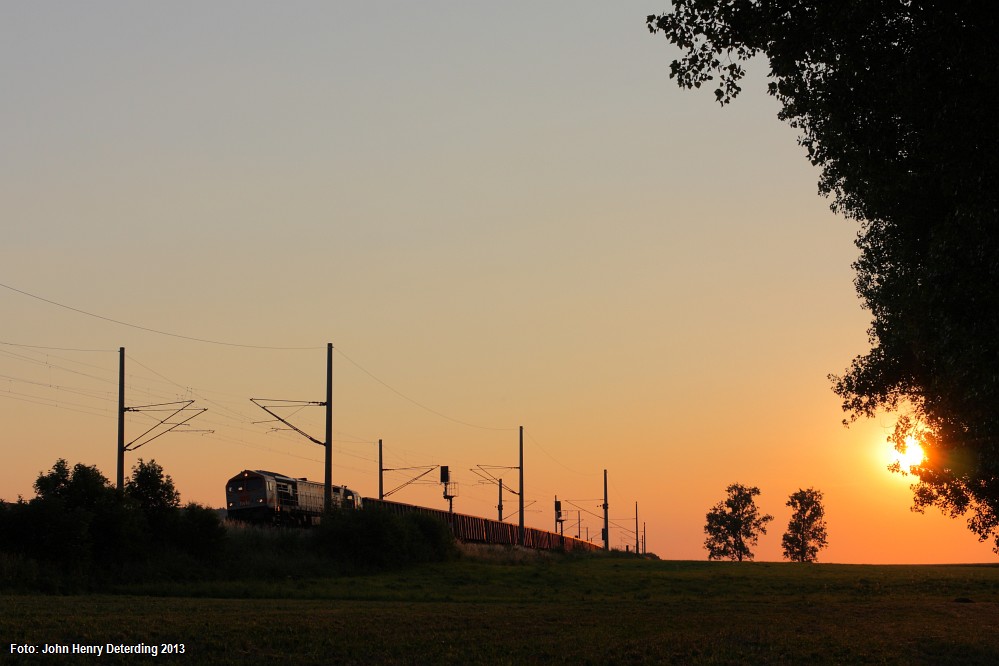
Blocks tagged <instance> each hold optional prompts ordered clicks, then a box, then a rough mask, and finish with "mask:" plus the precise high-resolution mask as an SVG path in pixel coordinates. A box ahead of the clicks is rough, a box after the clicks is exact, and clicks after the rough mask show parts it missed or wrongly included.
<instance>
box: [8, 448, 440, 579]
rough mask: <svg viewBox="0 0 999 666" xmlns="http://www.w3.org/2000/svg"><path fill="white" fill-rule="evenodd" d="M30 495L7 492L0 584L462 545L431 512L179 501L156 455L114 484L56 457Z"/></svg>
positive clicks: (273, 570) (305, 561)
mask: <svg viewBox="0 0 999 666" xmlns="http://www.w3.org/2000/svg"><path fill="white" fill-rule="evenodd" d="M34 488H35V493H36V496H35V497H34V498H32V499H30V500H24V499H22V498H18V501H16V502H0V588H2V589H7V590H23V591H43V592H52V593H72V592H84V591H94V590H113V589H115V588H117V587H127V586H129V585H135V584H146V583H156V582H179V581H196V580H215V579H266V578H287V577H294V578H299V577H314V576H329V575H339V574H349V573H363V572H367V571H378V570H384V569H388V568H395V567H401V566H405V565H407V564H410V563H416V562H427V561H439V560H444V559H448V558H451V557H453V556H455V554H456V552H457V551H456V548H455V545H454V540H453V538H452V536H451V533H450V531H449V530H448V528H447V526H446V525H444V524H443V523H441V522H439V521H437V520H435V519H433V518H431V517H428V516H422V515H412V516H402V517H400V516H395V515H392V514H388V513H384V512H379V511H352V510H343V511H334V512H332V513H331V514H328V515H326V516H324V518H323V520H322V523H321V524H320V526H319V527H317V528H315V529H312V530H296V529H290V528H277V527H270V526H256V527H254V526H245V525H240V524H232V523H226V522H223V520H222V519H221V517H220V512H219V511H217V510H215V509H211V508H208V507H205V506H201V505H199V504H195V503H188V504H186V505H182V504H181V501H180V494H179V493H178V492H177V490H176V489H175V488H174V485H173V481H172V479H171V478H170V477H169V476H168V475H166V474H164V472H163V469H162V467H160V466H159V465H158V464H156V462H155V461H149V462H148V463H147V462H143V461H142V460H139V462H138V464H137V465H136V466H135V468H134V469H133V471H132V476H131V477H130V478H129V479H128V480H127V482H126V484H125V488H124V489H123V490H122V491H121V492H119V491H117V490H116V489H115V488H114V487H112V485H111V484H110V482H109V481H108V480H107V478H105V477H104V475H103V474H101V472H100V471H99V470H98V469H97V468H96V467H93V466H86V465H83V464H77V465H75V466H73V467H70V466H69V464H67V462H66V461H65V460H59V461H57V462H56V463H55V465H53V466H52V469H51V470H50V471H48V472H46V473H43V474H40V475H39V477H38V479H37V480H36V481H35V484H34Z"/></svg>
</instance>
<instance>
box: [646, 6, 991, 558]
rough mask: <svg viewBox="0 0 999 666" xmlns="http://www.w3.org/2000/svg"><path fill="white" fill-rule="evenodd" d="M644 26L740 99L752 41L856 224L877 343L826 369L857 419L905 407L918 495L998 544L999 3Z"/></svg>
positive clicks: (822, 186)
mask: <svg viewBox="0 0 999 666" xmlns="http://www.w3.org/2000/svg"><path fill="white" fill-rule="evenodd" d="M647 24H648V27H649V30H650V31H651V32H653V33H661V34H662V35H664V36H665V37H666V39H667V40H669V41H670V42H672V43H673V44H675V45H676V46H678V47H680V49H682V51H683V53H682V55H681V57H680V58H678V59H677V60H675V61H673V63H672V65H671V70H670V76H671V77H673V78H675V79H676V81H677V83H678V84H679V85H680V86H682V87H686V88H691V87H701V86H702V85H705V84H708V85H710V86H715V87H716V88H715V98H716V99H717V100H718V101H719V102H720V103H721V104H727V103H728V102H730V101H731V100H732V99H733V98H734V97H735V96H736V95H738V93H739V91H740V87H739V82H740V81H741V80H742V78H743V76H744V75H745V70H744V68H743V66H742V63H745V62H747V61H748V60H750V59H751V58H753V57H754V56H757V55H762V56H765V57H766V58H767V60H768V61H769V65H770V72H769V76H770V83H769V87H768V92H769V93H770V94H771V95H773V96H774V97H776V98H777V100H778V101H779V102H780V103H781V106H782V108H781V111H780V113H779V117H780V118H781V119H782V120H784V121H787V122H788V123H790V124H791V125H792V126H793V127H795V128H797V129H798V130H799V132H800V135H799V142H800V143H801V145H802V146H804V147H805V148H806V150H807V153H808V158H809V160H810V161H811V162H812V164H814V165H816V166H818V167H819V168H820V170H821V175H820V178H819V192H820V193H822V194H823V195H826V196H829V197H832V207H833V209H834V210H836V211H838V212H840V213H843V214H844V215H846V216H847V217H850V218H853V219H856V220H858V221H859V222H860V231H859V233H858V235H857V240H856V243H857V246H858V248H859V249H860V256H859V258H858V259H857V261H856V262H855V264H854V268H855V269H856V279H855V285H856V288H857V292H858V294H859V295H860V297H861V299H862V301H863V303H864V306H865V307H866V308H867V309H868V310H870V312H871V315H872V322H871V326H870V328H869V330H868V337H869V342H870V350H869V351H868V352H867V353H865V354H862V355H860V356H858V357H856V358H855V359H854V360H853V362H852V364H851V365H850V367H849V368H848V369H847V371H846V372H845V373H844V374H843V375H841V376H831V379H832V380H833V383H834V390H835V391H836V393H837V395H839V396H840V397H841V398H842V400H843V408H844V410H845V411H846V412H847V413H848V416H849V420H855V419H857V418H859V417H870V416H873V415H874V414H876V413H877V412H878V411H880V410H887V411H894V412H896V413H898V414H899V415H900V416H901V418H899V419H898V422H897V424H896V428H895V433H894V435H893V436H892V438H891V439H892V441H893V442H894V443H895V444H896V446H899V447H902V446H904V444H903V442H904V440H905V438H906V437H907V436H916V437H917V438H918V439H919V440H920V443H921V444H922V446H923V449H924V450H925V451H926V453H927V459H926V460H925V461H924V463H923V464H921V465H920V466H919V467H918V469H917V470H916V471H915V473H916V474H917V476H918V483H917V484H916V485H915V486H913V490H914V498H915V507H914V508H916V509H917V510H921V509H923V508H925V507H927V506H937V507H939V508H940V509H942V510H944V511H946V512H949V513H950V514H951V515H954V516H957V515H963V514H968V515H970V518H969V526H970V528H971V529H972V530H973V531H974V532H975V533H976V534H977V535H978V536H979V538H980V539H982V540H984V539H986V538H994V539H996V549H997V551H999V409H996V406H997V405H999V372H997V371H996V367H997V364H999V335H996V331H997V330H999V289H997V288H996V285H997V284H999V233H997V229H996V222H997V218H999V151H997V150H996V148H997V146H999V123H997V122H996V120H995V117H994V113H993V111H994V108H995V105H994V102H993V95H994V91H995V90H996V89H997V87H999V66H997V63H999V57H997V56H999V40H997V39H996V38H995V36H996V34H997V33H999V5H997V4H996V3H992V2H981V1H980V0H891V1H888V0H871V1H867V2H824V1H821V0H673V2H672V9H671V10H670V11H668V12H666V13H664V14H662V15H657V16H649V17H648V19H647Z"/></svg>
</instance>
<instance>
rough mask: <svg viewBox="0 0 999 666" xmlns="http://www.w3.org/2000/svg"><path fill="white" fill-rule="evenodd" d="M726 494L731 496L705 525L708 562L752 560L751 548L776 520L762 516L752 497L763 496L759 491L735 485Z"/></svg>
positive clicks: (711, 513) (738, 484)
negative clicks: (768, 525)
mask: <svg viewBox="0 0 999 666" xmlns="http://www.w3.org/2000/svg"><path fill="white" fill-rule="evenodd" d="M725 492H726V493H727V494H728V496H727V497H726V498H725V499H724V501H721V502H719V503H718V504H715V505H714V506H713V507H711V510H710V511H708V515H707V522H706V523H705V524H704V534H705V539H704V547H705V548H706V549H707V550H708V559H709V560H722V559H729V560H737V561H739V562H742V561H743V560H752V559H753V551H752V547H754V546H756V542H757V541H758V540H759V538H760V535H761V534H766V533H767V523H769V522H770V521H771V520H773V519H774V517H773V516H771V515H770V514H763V515H761V514H760V510H759V509H758V508H757V507H756V500H755V499H753V498H754V497H756V496H757V495H759V494H760V489H759V488H757V487H755V486H754V487H749V486H744V485H742V484H741V483H733V484H732V485H730V486H729V487H728V488H726V489H725Z"/></svg>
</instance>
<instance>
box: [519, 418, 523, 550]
mask: <svg viewBox="0 0 999 666" xmlns="http://www.w3.org/2000/svg"><path fill="white" fill-rule="evenodd" d="M518 469H519V470H520V545H521V546H523V545H524V426H520V466H519V467H518Z"/></svg>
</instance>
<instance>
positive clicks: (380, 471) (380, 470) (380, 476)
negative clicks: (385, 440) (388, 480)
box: [378, 439, 385, 500]
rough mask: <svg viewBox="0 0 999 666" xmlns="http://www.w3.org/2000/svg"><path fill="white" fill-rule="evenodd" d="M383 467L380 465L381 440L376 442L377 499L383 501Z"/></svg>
mask: <svg viewBox="0 0 999 666" xmlns="http://www.w3.org/2000/svg"><path fill="white" fill-rule="evenodd" d="M384 474H385V467H384V466H383V465H382V440H380V439H379V440H378V499H380V500H383V499H385V484H384V478H383V477H384Z"/></svg>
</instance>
